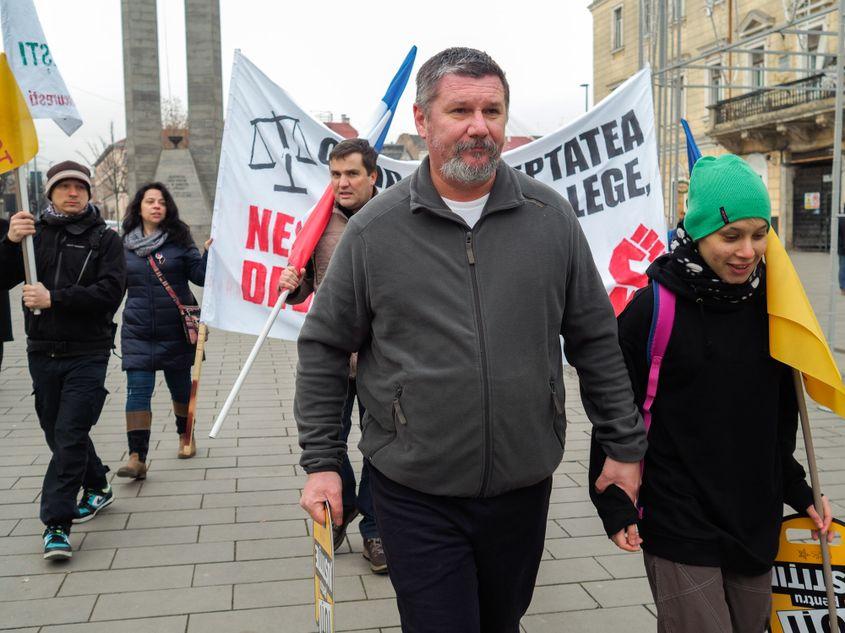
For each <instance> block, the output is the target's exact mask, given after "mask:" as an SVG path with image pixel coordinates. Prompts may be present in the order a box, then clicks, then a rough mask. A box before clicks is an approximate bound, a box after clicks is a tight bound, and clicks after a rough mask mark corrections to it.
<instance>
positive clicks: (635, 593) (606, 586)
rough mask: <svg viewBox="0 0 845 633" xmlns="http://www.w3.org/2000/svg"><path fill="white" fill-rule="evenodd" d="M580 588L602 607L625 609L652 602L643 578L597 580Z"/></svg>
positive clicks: (583, 584)
mask: <svg viewBox="0 0 845 633" xmlns="http://www.w3.org/2000/svg"><path fill="white" fill-rule="evenodd" d="M582 586H583V587H584V589H586V590H587V591H588V592H589V593H590V595H591V596H592V597H593V598H595V600H596V601H597V602H598V603H599V604H600V605H601V606H603V607H627V606H632V605H635V604H647V603H649V602H653V601H654V598H652V596H651V589H649V586H648V580H646V579H645V578H623V579H620V580H597V581H594V582H585V583H582Z"/></svg>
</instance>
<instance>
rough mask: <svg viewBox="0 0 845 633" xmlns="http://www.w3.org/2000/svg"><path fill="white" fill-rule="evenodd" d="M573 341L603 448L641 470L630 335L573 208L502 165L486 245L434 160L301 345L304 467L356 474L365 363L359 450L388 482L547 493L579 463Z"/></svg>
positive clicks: (383, 203)
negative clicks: (349, 425) (350, 460)
mask: <svg viewBox="0 0 845 633" xmlns="http://www.w3.org/2000/svg"><path fill="white" fill-rule="evenodd" d="M560 334H562V335H563V337H564V348H565V353H566V357H567V359H568V360H569V362H570V363H572V365H573V366H574V367H575V368H576V369H577V370H578V375H579V378H580V381H581V398H582V401H583V402H584V407H585V409H586V411H587V415H588V417H589V418H590V420H591V421H592V423H593V425H594V426H595V427H596V429H597V438H598V441H599V442H600V443H601V444H602V445H603V447H604V449H605V451H606V452H607V454H608V455H610V456H611V457H612V458H614V459H617V460H619V461H624V462H634V461H637V460H639V459H641V458H642V456H643V454H644V453H645V448H646V439H645V429H644V427H643V424H642V419H641V418H640V415H639V413H638V411H637V408H636V407H635V405H634V398H633V393H632V391H631V385H630V382H629V379H628V372H627V371H626V369H625V364H624V362H623V359H622V353H621V351H620V349H619V343H618V341H617V330H616V319H615V318H614V316H613V310H612V308H611V306H610V301H609V300H608V298H607V293H606V292H605V290H604V287H603V285H602V282H601V278H600V277H599V274H598V272H597V270H596V267H595V264H594V263H593V258H592V256H591V254H590V249H589V246H588V245H587V241H586V239H585V238H584V234H583V233H582V231H581V228H580V226H579V224H578V220H577V218H576V217H575V213H574V212H573V211H572V208H571V207H570V206H569V204H568V203H567V202H566V201H564V200H563V198H561V196H559V195H558V194H557V193H556V192H555V191H553V190H552V189H550V188H549V187H547V186H546V185H543V184H541V183H539V182H537V181H535V180H533V179H532V178H529V177H528V176H525V175H523V174H522V173H520V172H517V171H516V170H514V169H512V168H511V167H508V166H507V165H505V164H504V163H500V165H499V167H498V169H497V171H496V180H495V183H494V185H493V189H492V190H491V192H490V198H489V199H488V201H487V205H486V206H485V208H484V211H483V213H482V214H481V218H480V219H479V221H478V222H477V223H476V225H475V227H474V228H472V229H470V228H469V227H468V226H467V225H466V223H465V222H464V221H463V220H462V219H461V218H460V217H459V216H457V215H455V214H454V213H452V212H451V211H450V210H449V208H448V207H447V206H446V204H445V203H444V202H443V200H442V199H441V198H440V196H439V194H438V193H437V191H436V189H435V188H434V185H433V184H432V181H431V174H430V171H429V163H428V159H426V160H425V161H423V163H422V164H421V165H420V167H419V169H417V171H416V172H414V174H412V175H411V176H410V177H408V178H406V179H404V180H402V181H401V182H400V183H398V184H396V185H394V186H393V187H391V188H390V189H388V190H387V191H385V192H383V193H382V194H380V195H379V196H378V197H376V198H374V199H373V200H372V201H370V202H369V203H368V204H367V205H366V206H365V207H364V208H363V209H362V210H361V211H359V212H358V213H356V214H355V215H354V216H353V217H352V218H351V219H350V221H349V224H348V226H347V229H346V232H345V233H344V235H343V237H342V238H341V240H340V243H339V244H338V246H337V249H336V250H335V252H334V256H333V257H332V260H331V263H330V264H329V269H328V271H327V274H326V277H325V279H324V280H323V282H322V284H321V286H320V290H319V292H317V293H316V296H315V298H314V303H313V305H312V307H311V310H310V312H309V314H308V317H307V318H306V320H305V324H304V326H303V328H302V332H301V333H300V336H299V342H298V349H299V367H298V372H297V379H296V398H295V402H294V413H295V416H296V421H297V424H298V427H299V443H300V446H301V447H302V458H301V461H300V463H301V464H302V466H303V468H304V469H305V471H306V472H308V473H313V472H319V471H331V470H335V471H339V470H340V463H341V459H342V457H343V454H344V452H345V451H346V445H345V443H344V442H342V441H340V439H339V436H340V430H341V422H340V417H341V410H342V408H343V403H344V400H345V398H346V388H347V385H346V383H347V364H348V360H349V354H351V353H352V352H358V396H359V398H360V399H361V402H362V403H363V404H364V406H365V407H366V414H365V416H364V419H363V431H362V433H363V435H362V438H361V442H360V444H359V447H360V449H361V452H362V453H363V454H364V455H365V457H366V458H368V459H369V460H370V461H371V462H372V464H373V466H375V468H377V469H378V470H379V471H380V472H382V473H383V474H384V475H385V476H386V477H388V478H390V479H392V480H393V481H396V482H398V483H400V484H402V485H405V486H408V487H410V488H413V489H415V490H419V491H421V492H425V493H429V494H435V495H447V496H457V497H477V496H480V497H487V496H494V495H499V494H502V493H504V492H507V491H509V490H514V489H517V488H522V487H525V486H529V485H531V484H534V483H537V482H538V481H541V480H543V479H545V478H546V477H549V476H550V475H551V474H552V472H553V471H554V470H555V468H556V467H557V465H558V464H559V463H560V461H561V458H562V457H563V447H564V442H565V434H566V418H565V414H564V411H565V410H564V388H563V375H562V369H563V368H562V362H561V353H560V343H559V338H558V335H560Z"/></svg>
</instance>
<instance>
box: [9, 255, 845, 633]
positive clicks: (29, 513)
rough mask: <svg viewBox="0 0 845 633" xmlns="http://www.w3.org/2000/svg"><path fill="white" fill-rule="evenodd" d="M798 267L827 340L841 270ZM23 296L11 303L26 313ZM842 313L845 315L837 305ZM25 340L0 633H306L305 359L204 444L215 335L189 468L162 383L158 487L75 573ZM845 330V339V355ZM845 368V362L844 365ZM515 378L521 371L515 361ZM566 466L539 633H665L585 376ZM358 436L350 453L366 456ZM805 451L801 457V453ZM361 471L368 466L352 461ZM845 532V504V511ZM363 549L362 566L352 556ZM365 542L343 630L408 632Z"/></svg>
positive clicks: (122, 511) (262, 382)
mask: <svg viewBox="0 0 845 633" xmlns="http://www.w3.org/2000/svg"><path fill="white" fill-rule="evenodd" d="M795 261H796V263H797V265H798V267H799V269H800V272H801V273H802V277H803V279H804V280H805V283H806V284H807V287H808V292H809V293H810V295H811V298H812V299H813V300H814V303H815V305H816V307H817V309H818V314H819V319H820V321H821V322H822V324H823V326H824V325H825V324H826V315H825V312H826V308H827V303H826V300H825V299H824V293H825V292H826V290H827V272H828V261H829V260H828V259H827V258H826V257H824V256H821V255H811V254H797V255H795ZM19 296H20V295H19V290H16V291H14V292H13V293H12V300H13V305H18V301H19ZM837 302H839V310H840V312H845V298H840V297H837ZM14 312H15V319H16V323H15V334H16V336H17V337H18V338H17V340H16V341H15V342H14V343H12V344H10V345H8V346H7V351H6V359H5V360H4V364H3V369H2V373H0V629H10V628H11V629H17V630H20V631H26V632H27V633H35V632H40V633H59V632H62V633H82V632H85V633H101V632H102V633H105V632H112V631H118V630H122V631H127V632H130V631H131V632H132V633H148V632H150V633H152V632H155V633H176V632H179V633H182V632H187V633H208V632H209V631H213V632H214V633H246V632H265V631H266V632H270V631H272V632H283V633H306V632H309V631H313V630H314V625H313V614H314V611H313V604H312V600H313V582H312V580H311V574H312V560H311V556H310V537H309V532H308V523H307V522H306V520H305V518H304V515H303V513H302V511H301V510H300V508H299V506H298V505H297V501H298V498H299V492H300V487H301V486H302V484H303V481H304V477H303V474H302V471H301V470H300V468H299V466H298V459H299V456H298V452H299V449H298V446H297V440H296V427H295V423H294V420H293V417H292V413H291V410H292V402H293V371H294V366H295V361H296V350H295V346H294V345H293V344H292V343H286V342H280V341H271V342H270V343H269V344H268V345H267V346H266V347H265V349H264V351H263V352H262V354H261V355H260V357H259V360H258V361H257V363H256V366H255V367H254V369H253V371H252V373H251V375H250V378H249V380H248V381H247V383H246V385H245V386H244V388H243V390H242V392H241V395H240V398H239V400H238V401H237V402H236V404H235V406H234V407H233V409H232V412H231V415H230V417H229V420H228V421H227V423H226V426H225V427H224V431H223V432H222V433H221V436H220V437H219V438H218V439H217V440H210V439H208V438H207V437H206V434H207V430H208V429H209V428H210V426H211V423H212V420H213V416H214V414H215V412H216V411H217V409H218V407H219V406H220V405H222V403H223V400H224V399H225V397H226V394H227V393H228V390H229V388H230V387H231V385H232V383H233V382H234V380H235V377H236V375H237V372H238V370H239V368H240V366H241V363H242V361H243V360H244V359H245V358H246V355H247V354H248V352H249V349H250V348H251V345H252V342H253V338H252V337H246V336H237V335H232V334H225V333H222V332H213V333H212V336H211V339H210V340H209V343H208V346H207V349H208V360H207V362H206V363H205V365H204V369H203V380H202V389H201V398H200V401H201V402H200V406H199V415H198V424H199V432H198V440H199V442H198V444H199V447H198V454H197V457H196V458H194V459H191V460H184V461H183V460H178V459H176V445H177V441H176V433H175V430H174V424H173V418H172V413H171V411H170V404H169V400H168V396H167V389H166V387H165V386H164V383H163V378H162V377H161V376H159V381H158V385H157V392H156V396H155V398H154V405H153V409H154V424H153V437H152V451H151V452H150V466H151V468H150V472H149V476H148V479H147V480H146V481H145V482H137V483H136V482H133V483H128V484H127V483H126V482H125V480H120V479H115V480H114V481H113V485H114V487H115V491H116V496H117V499H116V501H115V503H114V504H113V505H112V506H111V507H110V508H108V509H107V510H105V511H104V512H103V514H102V515H101V516H99V517H98V518H97V519H95V520H93V521H91V522H90V523H86V524H84V525H81V526H78V527H76V528H75V529H74V532H73V535H72V540H73V544H74V547H75V550H76V551H75V552H74V557H73V559H72V560H71V561H70V562H69V563H67V564H55V563H47V562H45V561H43V560H42V558H41V538H40V534H41V531H42V526H41V523H40V522H39V520H38V496H39V494H40V486H41V477H42V475H43V474H44V470H45V468H46V464H47V462H48V460H49V453H48V451H47V448H46V445H45V443H44V439H43V437H42V434H41V431H40V429H39V427H38V422H37V420H36V417H35V413H34V411H33V405H32V398H31V397H30V395H29V394H30V391H31V383H30V378H29V374H28V371H27V367H26V359H25V354H24V344H23V343H24V337H23V326H22V323H21V316H20V311H19V310H15V311H14ZM843 330H845V317H842V320H840V322H839V324H838V332H839V336H838V337H837V340H838V341H839V344H838V346H839V347H845V331H843ZM837 360H838V361H839V362H840V365H841V366H845V358H843V356H842V355H840V354H837ZM517 362H518V361H517ZM106 386H107V388H108V389H109V391H110V392H111V396H110V397H109V399H108V400H107V403H106V407H105V410H104V412H103V416H102V418H101V421H100V423H99V424H98V425H97V427H96V430H95V432H94V440H95V443H96V445H97V450H98V452H99V453H100V455H101V456H102V457H103V460H104V461H105V462H106V463H108V464H110V465H111V467H112V469H113V470H116V468H117V466H119V464H120V462H121V461H122V460H123V459H125V457H126V449H125V442H126V438H125V433H124V420H123V412H122V411H123V404H124V400H125V397H126V393H125V383H124V375H123V374H122V372H121V371H120V364H119V361H118V359H117V358H112V363H111V366H110V373H109V377H108V380H107V384H106ZM567 405H568V406H567V416H568V419H569V429H568V433H567V437H568V439H567V450H566V455H565V457H564V462H563V463H562V464H561V466H560V468H559V469H558V470H557V474H556V476H555V483H554V490H553V491H552V505H551V509H550V513H549V523H548V530H547V537H546V551H545V555H544V560H543V562H542V564H541V567H540V574H539V578H538V581H537V588H536V590H535V594H534V601H533V603H532V605H531V608H530V609H529V611H528V615H527V616H526V617H525V618H524V620H523V630H524V631H525V633H570V632H572V633H574V632H579V633H588V632H606V631H624V632H625V633H645V632H651V631H654V630H655V619H654V616H653V606H652V605H651V604H650V602H651V595H650V593H649V590H648V585H647V583H646V581H645V578H644V569H643V566H642V561H641V558H640V556H639V555H627V554H623V553H619V552H618V550H616V549H615V548H614V547H613V546H612V545H611V544H610V542H609V541H608V539H607V538H606V537H605V536H604V534H603V533H602V529H601V524H600V522H599V521H598V519H597V517H596V516H595V512H594V510H593V507H592V505H591V504H590V502H589V499H588V495H587V491H586V488H585V485H586V472H587V469H586V464H587V459H588V447H589V444H588V441H589V424H588V423H587V420H586V418H585V415H584V412H583V409H582V408H581V404H580V400H579V397H578V392H577V381H576V378H575V376H574V374H573V373H572V372H570V373H569V374H568V380H567ZM811 415H812V417H813V423H814V433H815V438H816V449H817V455H818V459H819V466H820V468H821V471H822V474H821V478H822V482H823V484H825V486H824V489H825V492H826V493H827V494H828V496H829V497H830V498H831V499H833V500H840V501H845V425H843V424H842V423H841V421H840V420H839V419H838V418H836V417H835V416H833V415H832V414H829V413H823V412H821V411H819V410H818V409H816V408H815V407H812V411H811ZM357 439H358V436H357V429H356V430H354V431H353V437H352V438H351V444H352V445H353V446H354V444H356V443H357ZM799 450H803V449H802V448H799ZM352 456H353V464H354V465H355V466H356V468H357V469H360V460H361V456H360V454H359V453H358V452H357V450H356V449H354V448H353V449H352ZM835 511H836V513H837V514H838V515H840V516H843V515H845V504H842V503H837V504H835ZM349 543H351V550H350V545H349ZM360 552H361V539H360V536H359V535H358V533H357V531H355V528H353V529H352V530H350V538H349V540H348V542H347V543H346V544H344V546H343V549H342V550H341V552H340V554H339V555H338V558H337V565H336V576H337V580H336V582H337V589H336V595H337V597H338V599H339V600H340V604H339V605H338V607H337V615H336V622H337V627H338V630H339V631H359V632H362V633H364V632H365V633H376V632H381V633H399V628H398V625H399V617H398V613H397V610H396V603H395V599H394V595H393V591H392V588H391V586H390V582H389V581H388V579H387V578H385V577H379V576H374V575H372V574H371V573H370V572H369V568H368V566H367V564H366V561H364V559H363V558H362V557H361V554H360Z"/></svg>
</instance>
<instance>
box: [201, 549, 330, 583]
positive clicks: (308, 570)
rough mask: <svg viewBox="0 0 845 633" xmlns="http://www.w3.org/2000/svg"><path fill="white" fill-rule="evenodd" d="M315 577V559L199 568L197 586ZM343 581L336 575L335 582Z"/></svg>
mask: <svg viewBox="0 0 845 633" xmlns="http://www.w3.org/2000/svg"><path fill="white" fill-rule="evenodd" d="M313 577H314V559H313V556H301V557H299V558H286V559H283V560H273V559H268V560H255V561H239V562H236V563H214V564H207V565H197V567H196V570H195V571H194V582H193V586H194V587H207V586H210V585H232V584H235V585H242V584H247V583H253V582H266V581H274V580H295V579H299V578H313ZM339 577H340V576H339V575H337V574H335V578H339Z"/></svg>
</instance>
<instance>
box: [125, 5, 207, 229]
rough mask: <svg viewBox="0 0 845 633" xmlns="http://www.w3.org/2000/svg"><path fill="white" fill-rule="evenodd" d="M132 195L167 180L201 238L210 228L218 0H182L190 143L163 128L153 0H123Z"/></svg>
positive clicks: (128, 149) (180, 210) (166, 182)
mask: <svg viewBox="0 0 845 633" xmlns="http://www.w3.org/2000/svg"><path fill="white" fill-rule="evenodd" d="M121 9H122V17H123V76H124V92H125V96H126V158H127V171H128V178H127V185H128V190H129V195H130V196H132V195H134V193H135V190H136V189H137V188H138V187H139V186H141V185H142V184H143V183H145V182H149V181H151V180H156V181H160V182H163V183H164V184H165V185H166V186H167V187H168V189H170V192H171V193H172V194H173V197H174V198H175V200H176V204H177V205H178V207H179V215H180V217H181V218H182V219H183V220H184V221H185V222H187V223H188V225H190V227H191V232H192V233H193V235H194V239H195V240H196V241H197V243H198V244H202V242H203V241H204V240H205V239H207V238H208V235H209V233H210V231H211V210H212V207H213V203H214V194H215V189H216V185H217V166H218V163H219V160H220V142H221V139H222V136H223V79H222V72H221V60H220V3H219V0H185V31H186V38H187V47H186V48H187V57H188V129H189V139H188V141H187V148H184V147H180V145H184V143H182V140H181V139H179V137H175V138H174V139H170V138H167V137H166V135H165V134H163V133H162V121H161V91H160V87H159V86H160V79H159V62H158V25H157V16H156V0H121Z"/></svg>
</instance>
